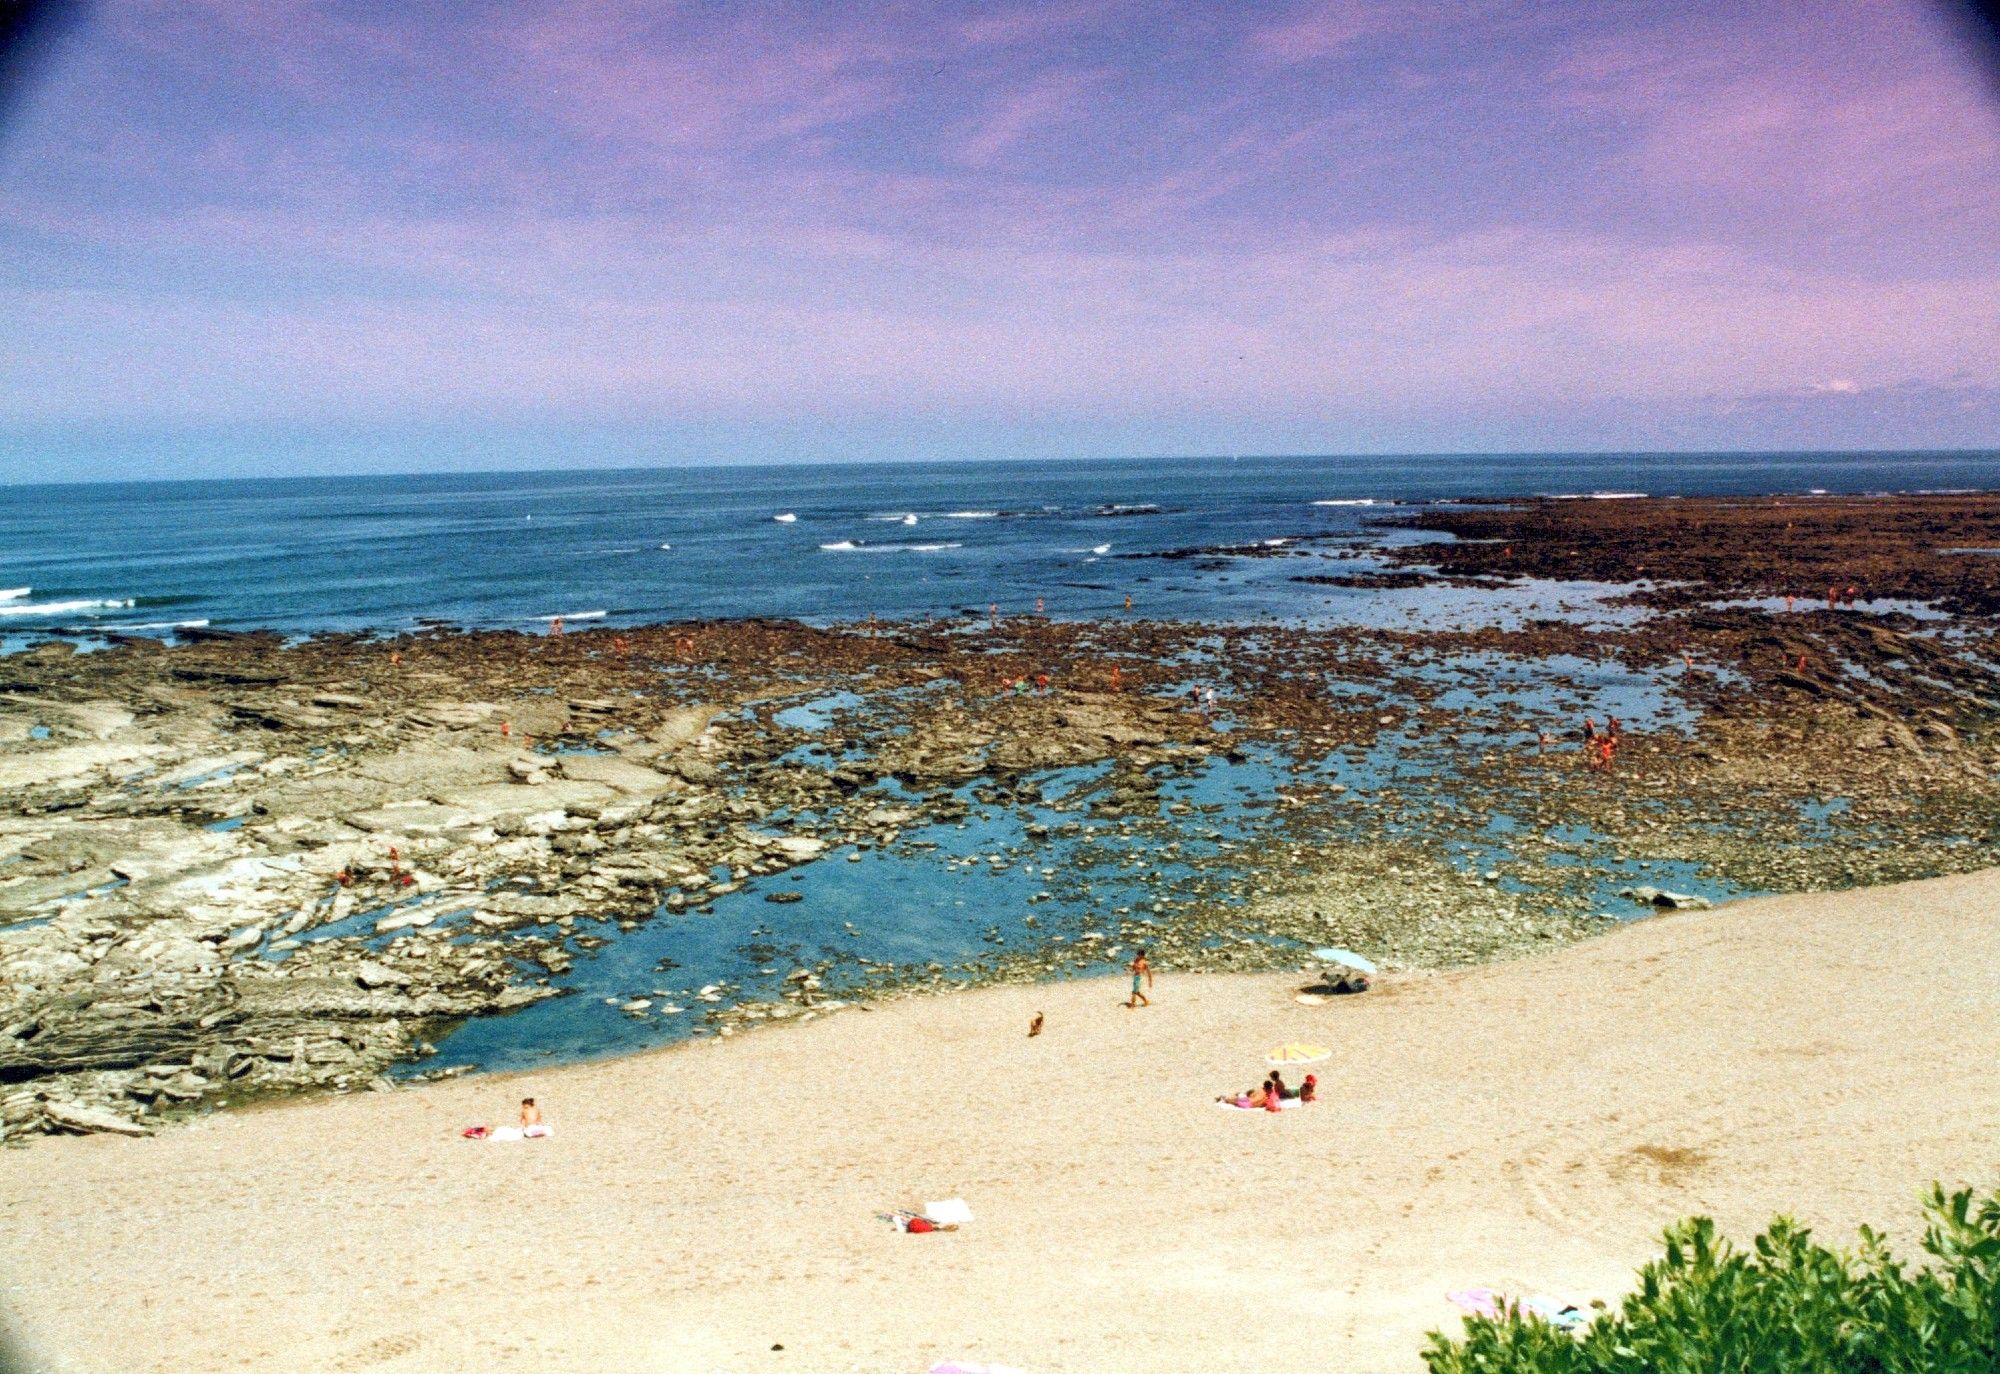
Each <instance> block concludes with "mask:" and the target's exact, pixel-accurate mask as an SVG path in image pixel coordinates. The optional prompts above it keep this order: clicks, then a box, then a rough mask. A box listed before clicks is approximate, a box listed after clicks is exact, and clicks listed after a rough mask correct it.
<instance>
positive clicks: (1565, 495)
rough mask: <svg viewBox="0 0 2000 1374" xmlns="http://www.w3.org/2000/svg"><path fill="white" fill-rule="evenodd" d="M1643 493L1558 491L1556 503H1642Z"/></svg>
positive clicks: (1644, 494)
mask: <svg viewBox="0 0 2000 1374" xmlns="http://www.w3.org/2000/svg"><path fill="white" fill-rule="evenodd" d="M1645 496H1646V493H1645V492H1643V491H1559V492H1557V493H1556V494H1555V497H1554V499H1555V500H1557V501H1642V500H1644V499H1645Z"/></svg>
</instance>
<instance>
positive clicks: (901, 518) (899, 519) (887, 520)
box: [868, 515, 917, 525]
mask: <svg viewBox="0 0 2000 1374" xmlns="http://www.w3.org/2000/svg"><path fill="white" fill-rule="evenodd" d="M868 518H869V519H870V520H874V521H878V522H880V523H883V524H888V525H914V524H916V523H917V517H916V516H914V515H871V516H869V517H868Z"/></svg>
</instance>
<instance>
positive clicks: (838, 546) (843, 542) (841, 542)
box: [820, 539, 861, 553]
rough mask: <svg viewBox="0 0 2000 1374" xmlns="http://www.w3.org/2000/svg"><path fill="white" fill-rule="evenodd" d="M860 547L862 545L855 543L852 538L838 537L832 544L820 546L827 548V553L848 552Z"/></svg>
mask: <svg viewBox="0 0 2000 1374" xmlns="http://www.w3.org/2000/svg"><path fill="white" fill-rule="evenodd" d="M860 547H861V546H860V545H859V544H857V543H855V542H854V541H853V540H852V539H838V540H835V541H834V542H833V543H831V544H821V545H820V548H821V549H823V550H825V551H826V552H827V553H848V552H850V551H852V550H854V549H858V548H860Z"/></svg>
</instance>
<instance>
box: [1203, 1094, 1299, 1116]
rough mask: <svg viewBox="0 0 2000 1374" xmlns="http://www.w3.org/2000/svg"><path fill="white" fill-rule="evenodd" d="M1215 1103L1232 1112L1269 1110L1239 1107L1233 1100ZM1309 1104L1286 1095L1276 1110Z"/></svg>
mask: <svg viewBox="0 0 2000 1374" xmlns="http://www.w3.org/2000/svg"><path fill="white" fill-rule="evenodd" d="M1215 1105H1216V1106H1218V1107H1221V1108H1223V1109H1224V1110H1225V1111H1232V1112H1268V1111H1270V1110H1271V1109H1270V1108H1269V1107H1239V1106H1237V1105H1236V1104H1235V1103H1234V1102H1218V1103H1216V1104H1215ZM1311 1105H1312V1103H1310V1102H1301V1101H1299V1099H1298V1098H1296V1097H1287V1098H1285V1099H1283V1100H1282V1101H1280V1102H1279V1104H1278V1110H1279V1111H1281V1112H1288V1111H1290V1110H1291V1109H1292V1108H1294V1107H1310V1106H1311Z"/></svg>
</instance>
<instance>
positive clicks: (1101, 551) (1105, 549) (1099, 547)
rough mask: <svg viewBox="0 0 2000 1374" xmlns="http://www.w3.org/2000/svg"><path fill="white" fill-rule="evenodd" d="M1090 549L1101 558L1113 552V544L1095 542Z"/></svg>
mask: <svg viewBox="0 0 2000 1374" xmlns="http://www.w3.org/2000/svg"><path fill="white" fill-rule="evenodd" d="M1090 551H1091V552H1092V553H1094V554H1096V555H1097V556H1098V557H1099V558H1102V557H1103V556H1104V555H1105V554H1107V553H1110V552H1111V546H1110V545H1109V544H1093V545H1091V547H1090Z"/></svg>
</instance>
